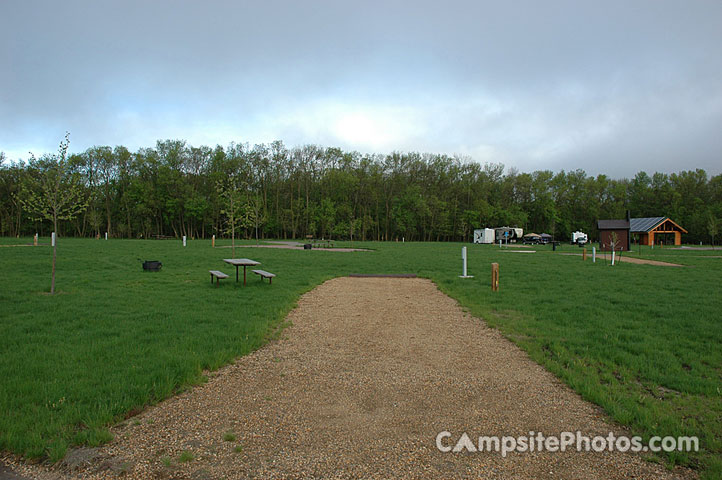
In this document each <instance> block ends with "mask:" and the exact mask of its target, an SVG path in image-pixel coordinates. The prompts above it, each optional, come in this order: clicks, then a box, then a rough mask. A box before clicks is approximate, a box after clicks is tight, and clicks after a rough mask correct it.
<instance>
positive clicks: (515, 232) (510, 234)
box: [494, 227, 524, 243]
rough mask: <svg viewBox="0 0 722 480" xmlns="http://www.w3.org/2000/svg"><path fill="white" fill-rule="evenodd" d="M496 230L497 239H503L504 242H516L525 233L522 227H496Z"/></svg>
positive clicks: (497, 240)
mask: <svg viewBox="0 0 722 480" xmlns="http://www.w3.org/2000/svg"><path fill="white" fill-rule="evenodd" d="M494 232H495V241H496V242H499V241H502V242H503V243H516V241H517V240H521V237H522V236H523V235H524V230H523V229H521V228H511V227H500V228H496V229H494Z"/></svg>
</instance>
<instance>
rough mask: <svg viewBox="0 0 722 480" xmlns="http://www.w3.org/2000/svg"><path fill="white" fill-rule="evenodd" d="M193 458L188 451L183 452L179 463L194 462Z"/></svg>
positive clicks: (179, 457) (179, 456)
mask: <svg viewBox="0 0 722 480" xmlns="http://www.w3.org/2000/svg"><path fill="white" fill-rule="evenodd" d="M193 458H194V457H193V453H191V452H189V451H188V450H183V451H182V452H181V454H180V455H178V463H186V462H192V461H193Z"/></svg>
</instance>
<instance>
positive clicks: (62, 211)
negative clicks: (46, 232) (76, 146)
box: [16, 134, 87, 226]
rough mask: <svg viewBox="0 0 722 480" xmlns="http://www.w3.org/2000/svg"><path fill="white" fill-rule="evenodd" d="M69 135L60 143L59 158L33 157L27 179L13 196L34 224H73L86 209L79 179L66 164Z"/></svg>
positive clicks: (56, 156) (57, 156)
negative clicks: (39, 222) (58, 222)
mask: <svg viewBox="0 0 722 480" xmlns="http://www.w3.org/2000/svg"><path fill="white" fill-rule="evenodd" d="M68 138H69V135H68V134H66V135H65V139H64V140H63V141H62V142H60V147H59V150H58V155H55V156H45V157H43V158H41V159H40V160H37V159H35V158H34V157H33V158H32V159H31V160H30V163H29V166H28V168H29V175H28V176H27V177H26V181H25V183H24V184H23V185H22V187H21V191H20V193H19V194H16V197H17V200H19V202H20V204H21V205H22V208H23V209H24V210H25V212H26V213H27V215H28V217H30V218H32V219H33V220H49V221H51V222H54V224H55V226H57V221H58V220H72V219H73V218H75V217H76V216H77V215H79V214H80V213H82V212H83V211H84V210H85V208H86V207H87V202H86V199H85V198H84V192H83V190H82V189H81V185H80V181H79V176H78V175H77V174H76V173H75V172H73V171H72V170H71V169H70V165H69V163H68V161H67V152H68V145H69V143H70V142H69V139H68Z"/></svg>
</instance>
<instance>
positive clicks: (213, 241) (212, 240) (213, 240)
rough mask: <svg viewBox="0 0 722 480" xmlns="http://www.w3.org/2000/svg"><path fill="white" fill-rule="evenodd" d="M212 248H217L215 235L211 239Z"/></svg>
mask: <svg viewBox="0 0 722 480" xmlns="http://www.w3.org/2000/svg"><path fill="white" fill-rule="evenodd" d="M211 247H212V248H216V236H215V235H213V237H212V238H211Z"/></svg>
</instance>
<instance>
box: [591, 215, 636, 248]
mask: <svg viewBox="0 0 722 480" xmlns="http://www.w3.org/2000/svg"><path fill="white" fill-rule="evenodd" d="M629 223H630V221H629V220H597V229H598V230H599V249H600V250H602V251H607V252H609V251H612V249H614V250H616V251H619V250H625V251H626V250H629V246H630V244H631V243H630V241H629ZM615 234H616V243H615V242H614V235H615Z"/></svg>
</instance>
